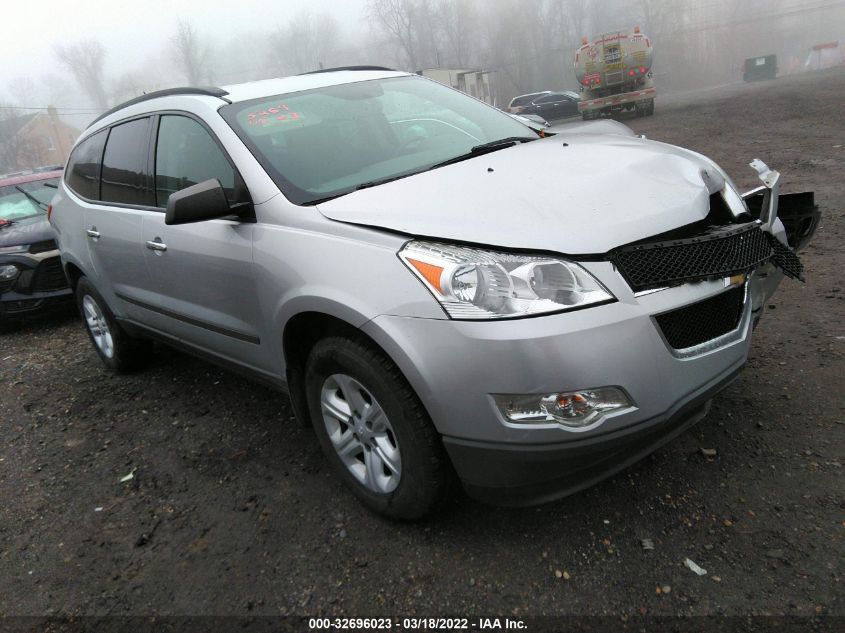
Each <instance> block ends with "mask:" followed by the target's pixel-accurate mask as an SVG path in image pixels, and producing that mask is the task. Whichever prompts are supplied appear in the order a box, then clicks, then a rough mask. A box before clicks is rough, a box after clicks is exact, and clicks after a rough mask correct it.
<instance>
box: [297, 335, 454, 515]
mask: <svg viewBox="0 0 845 633" xmlns="http://www.w3.org/2000/svg"><path fill="white" fill-rule="evenodd" d="M305 391H306V398H307V402H308V411H309V414H310V417H311V421H312V423H313V425H314V430H315V432H316V434H317V439H318V440H319V442H320V445H321V447H322V449H323V452H324V453H325V454H326V457H327V459H328V461H329V463H330V464H331V466H332V469H333V470H334V471H335V472H336V474H337V475H338V476H339V477H340V478H341V480H342V481H343V482H344V483H345V484H346V485H347V486H348V487H349V488H350V489H351V490H352V492H353V493H354V494H355V496H356V497H358V499H359V500H361V501H362V502H363V503H364V505H366V506H367V507H368V508H370V509H371V510H374V511H375V512H377V513H379V514H381V515H383V516H386V517H389V518H392V519H402V520H413V519H418V518H420V517H422V516H424V515H426V514H429V513H430V512H431V511H432V510H434V508H435V507H436V506H437V505H438V504H439V503H440V502H441V501H442V499H443V498H444V497H445V495H446V492H447V489H448V487H449V483H450V479H451V470H450V467H449V463H448V459H447V457H446V454H445V450H444V449H443V444H442V442H441V439H440V435H439V434H438V433H437V431H436V430H435V429H434V426H433V425H432V423H431V420H430V419H429V417H428V414H427V413H426V411H425V409H424V408H423V406H422V403H421V402H420V401H419V398H417V395H416V394H415V393H414V391H413V390H412V389H411V386H410V385H409V384H408V382H407V380H405V378H404V376H403V375H402V373H401V372H400V371H399V368H398V367H396V365H394V364H393V362H391V361H390V359H388V358H387V357H386V356H385V355H384V354H383V353H382V352H380V351H379V350H377V349H375V348H374V347H373V346H372V345H370V344H368V343H366V342H364V341H363V340H355V339H348V338H345V337H331V338H326V339H323V340H321V341H319V342H318V343H317V344H316V345H315V346H314V348H313V350H312V351H311V353H310V355H309V357H308V362H307V364H306V371H305Z"/></svg>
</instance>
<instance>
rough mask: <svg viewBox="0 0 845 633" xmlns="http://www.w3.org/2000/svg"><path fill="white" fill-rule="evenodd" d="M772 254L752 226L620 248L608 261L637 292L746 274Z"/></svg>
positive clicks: (764, 240)
mask: <svg viewBox="0 0 845 633" xmlns="http://www.w3.org/2000/svg"><path fill="white" fill-rule="evenodd" d="M772 254H773V250H772V246H771V244H770V241H769V240H768V239H767V237H766V233H764V232H763V231H762V230H761V228H760V226H759V224H756V223H754V224H744V225H733V226H720V227H715V228H712V229H710V230H708V231H706V232H704V233H702V234H700V235H698V236H696V237H691V238H687V239H680V240H671V241H663V242H651V243H646V244H632V245H629V246H624V247H622V248H620V249H618V250H616V251H615V252H614V253H613V254H612V255H611V257H610V260H611V262H613V264H614V265H615V266H616V268H617V269H618V270H619V271H620V273H622V276H623V277H624V278H625V280H626V281H627V282H628V284H629V285H630V286H631V288H632V289H633V290H634V291H635V292H638V291H641V290H648V289H649V288H656V287H661V286H670V285H673V284H677V283H681V282H685V281H694V280H698V279H713V278H718V277H728V276H730V275H734V274H737V273H741V272H747V271H749V270H751V269H752V268H754V267H755V266H758V265H759V264H761V263H763V262H765V261H767V260H769V259H770V258H771V257H772Z"/></svg>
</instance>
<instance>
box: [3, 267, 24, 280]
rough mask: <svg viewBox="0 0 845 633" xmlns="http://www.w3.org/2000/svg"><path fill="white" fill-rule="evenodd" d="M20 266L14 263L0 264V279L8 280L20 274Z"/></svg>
mask: <svg viewBox="0 0 845 633" xmlns="http://www.w3.org/2000/svg"><path fill="white" fill-rule="evenodd" d="M18 272H20V271H18V267H17V266H13V265H12V264H6V265H4V266H0V281H8V280H9V279H14V278H15V277H17V276H18Z"/></svg>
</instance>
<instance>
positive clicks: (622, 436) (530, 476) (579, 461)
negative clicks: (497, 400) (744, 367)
mask: <svg viewBox="0 0 845 633" xmlns="http://www.w3.org/2000/svg"><path fill="white" fill-rule="evenodd" d="M740 369H741V365H740V366H738V367H734V368H731V369H729V370H728V371H727V372H725V373H724V374H723V375H722V376H720V377H718V378H717V379H716V380H714V381H713V382H712V383H710V384H709V385H707V386H705V387H703V388H702V389H701V390H700V391H699V392H698V393H696V394H695V395H694V396H692V397H691V398H690V399H688V400H686V401H685V402H684V403H682V404H680V405H679V406H678V407H677V408H675V409H674V410H673V411H670V412H668V413H667V414H665V415H660V416H656V417H654V418H651V419H649V420H646V421H644V422H641V423H639V424H637V425H636V426H633V427H625V428H622V429H619V430H617V431H615V432H611V433H605V434H601V435H598V436H591V437H586V438H583V439H582V438H578V437H577V436H576V437H575V438H574V439H572V440H570V441H566V442H561V443H559V444H536V445H519V446H514V445H503V444H494V443H485V442H474V441H472V440H463V439H456V438H448V437H447V438H444V444H445V446H446V450H447V451H448V453H449V456H450V458H451V459H452V463H453V464H454V465H455V468H456V470H457V472H458V476H459V477H460V478H461V482H462V484H463V486H464V489H465V490H466V491H467V494H469V495H470V496H471V497H473V498H475V499H478V500H480V501H484V502H487V503H491V504H494V505H503V506H527V505H534V504H537V503H545V502H548V501H554V500H555V499H560V498H562V497H565V496H568V495H571V494H574V493H576V492H579V491H580V490H583V489H585V488H588V487H590V486H592V485H594V484H596V483H598V482H600V481H602V480H604V479H607V478H608V477H611V476H612V475H614V474H616V473H618V472H620V471H622V470H624V469H626V468H628V467H629V466H631V465H633V464H635V463H636V462H638V461H640V460H641V459H643V458H644V457H646V456H647V455H649V454H650V453H652V452H654V451H655V450H657V449H658V448H660V447H661V446H663V445H664V444H666V443H668V442H670V441H671V440H673V439H674V438H676V437H677V436H678V435H680V434H682V433H683V432H684V431H686V430H687V429H689V428H690V427H691V426H693V425H694V424H695V423H697V422H698V421H699V420H701V419H702V418H703V417H704V416H705V415H707V412H708V411H709V409H710V399H711V398H712V397H713V396H714V395H716V394H717V393H718V392H719V391H721V390H722V389H724V388H725V387H727V386H728V385H729V384H730V383H731V382H732V381H733V380H734V379H735V378H736V376H737V374H738V373H739V372H740Z"/></svg>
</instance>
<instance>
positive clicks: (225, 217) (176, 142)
mask: <svg viewBox="0 0 845 633" xmlns="http://www.w3.org/2000/svg"><path fill="white" fill-rule="evenodd" d="M757 167H758V170H759V171H760V172H761V177H762V178H764V179H765V181H766V185H764V186H762V187H761V188H760V189H759V190H756V191H754V192H751V193H750V194H749V195H748V198H747V200H744V199H743V198H742V197H741V196H740V195H739V194H738V193H737V191H736V189H735V187H734V185H733V184H732V182H731V181H730V179H729V178H728V177H727V176H726V175H725V174H724V173H723V171H722V170H721V169H720V168H719V167H718V166H716V165H715V164H714V163H713V162H711V161H710V160H708V159H706V158H704V157H703V156H700V155H698V154H695V153H693V152H690V151H686V150H683V149H680V148H677V147H673V146H670V145H665V144H662V143H657V142H652V141H648V140H645V139H643V138H639V137H635V136H634V135H633V133H632V132H631V131H630V130H629V129H628V128H626V127H625V126H623V125H621V124H615V123H613V122H599V123H587V124H584V123H579V124H577V125H574V126H570V127H562V128H558V129H557V133H556V134H548V133H547V132H543V131H539V132H535V131H532V130H531V129H529V128H528V127H526V126H525V125H523V124H522V123H520V122H518V121H516V120H514V119H513V118H512V117H510V116H508V115H506V114H504V113H502V112H500V111H499V110H496V109H494V108H492V107H489V106H487V105H485V104H484V103H482V102H480V101H478V100H476V99H473V98H471V97H468V96H466V95H464V94H462V93H460V92H457V91H454V90H451V89H450V88H447V87H445V86H442V85H440V84H438V83H435V82H433V81H430V80H427V79H424V78H422V77H418V76H415V75H409V74H406V73H401V72H395V71H389V70H384V69H373V68H367V69H361V68H358V69H342V70H336V71H330V72H319V73H313V74H307V75H302V76H296V77H288V78H283V79H273V80H268V81H260V82H255V83H248V84H242V85H237V86H231V87H228V88H226V89H174V90H167V91H163V92H158V93H153V94H148V95H145V96H143V97H139V98H137V99H134V100H132V101H130V102H127V103H125V104H123V105H121V106H119V107H117V108H115V109H114V110H112V111H110V112H108V113H106V114H105V115H103V116H102V117H101V118H100V119H98V120H97V121H95V122H94V123H93V124H92V125H91V126H90V127H89V128H88V129H87V130H86V131H85V133H84V134H83V135H82V137H81V139H80V140H79V141H78V142H77V144H76V146H75V148H74V150H73V152H72V155H71V157H70V159H69V162H68V165H67V168H66V170H65V176H64V180H63V182H62V183H61V186H60V189H59V192H58V194H57V196H56V198H55V200H54V202H53V210H52V214H51V221H52V223H53V225H54V227H55V229H56V232H57V234H58V240H59V245H60V248H61V253H62V261H63V264H64V268H65V271H66V273H67V275H68V278H69V279H70V280H71V282H72V284H73V287H74V288H75V293H76V297H77V300H78V303H79V307H80V310H81V312H82V314H83V316H84V320H85V325H86V327H87V329H88V333H89V334H90V337H91V340H92V341H93V343H94V348H95V350H96V351H97V353H98V354H99V356H100V358H101V359H102V360H103V362H104V363H105V364H106V365H107V366H108V367H109V368H111V369H113V370H115V371H117V372H125V371H131V370H135V369H138V368H140V367H141V366H143V364H144V363H145V362H146V360H147V358H148V356H149V354H150V346H151V341H152V340H153V339H155V340H159V341H163V342H165V343H168V344H174V345H178V346H180V347H182V348H185V349H187V350H189V351H191V352H195V353H197V354H200V355H202V356H204V357H206V358H208V359H210V360H212V361H214V362H218V363H221V364H223V365H226V366H229V367H231V368H234V369H238V370H243V371H246V372H248V373H249V374H251V375H253V376H255V377H256V378H259V379H261V380H263V381H265V382H269V383H271V384H273V385H276V386H278V387H279V388H281V389H284V390H287V391H288V392H289V393H290V397H291V401H292V403H293V407H294V410H295V412H296V415H297V417H298V418H299V419H300V420H302V421H303V422H307V423H310V424H312V425H313V427H314V430H315V431H316V435H317V438H318V440H319V442H320V444H321V445H322V448H323V449H324V451H325V453H326V456H327V459H328V460H329V462H330V463H331V465H332V466H333V468H334V470H336V471H337V474H338V475H339V476H340V478H341V479H342V480H344V482H345V483H346V484H347V485H348V486H349V487H350V488H351V490H352V491H353V492H354V493H355V494H356V495H357V496H358V497H359V498H360V499H361V500H362V501H363V502H364V503H365V504H366V505H367V506H369V507H370V508H372V509H374V510H376V511H377V512H380V513H382V514H385V515H388V516H391V517H395V518H404V519H410V518H415V517H419V516H422V515H424V514H425V513H427V512H429V511H431V510H432V509H433V508H434V507H435V506H436V504H437V503H438V502H439V501H440V500H441V499H442V498H443V497H444V495H445V493H446V491H447V489H448V488H449V487H450V484H451V482H452V481H460V482H461V483H462V485H463V487H464V489H465V490H466V491H468V492H469V493H470V494H471V495H472V496H475V497H477V498H480V499H483V500H487V501H489V502H493V503H498V504H529V503H536V502H541V501H546V500H550V499H554V498H557V497H560V496H563V495H566V494H569V493H572V492H574V491H576V490H579V489H581V488H583V487H585V486H587V485H589V484H591V483H593V482H596V481H598V480H599V479H602V478H604V477H607V476H608V475H610V474H612V473H614V472H617V471H619V470H620V469H622V468H624V467H626V466H627V465H629V464H631V463H633V462H635V461H636V460H638V459H640V458H642V457H643V456H644V455H646V454H648V453H649V452H650V451H652V450H654V449H655V448H656V447H657V446H659V445H660V444H662V443H664V442H666V441H668V440H669V439H670V438H672V437H674V436H676V435H678V434H679V433H681V432H683V431H684V429H686V428H687V427H689V426H690V425H691V424H693V423H694V422H696V421H697V420H699V419H700V418H702V417H703V416H704V414H705V413H706V411H707V408H708V404H709V400H710V398H712V396H713V395H714V394H715V393H716V392H717V391H719V390H720V389H722V388H723V387H724V386H725V385H727V384H728V383H729V382H730V381H731V380H732V379H733V378H734V377H735V376H736V374H737V372H738V371H739V370H740V368H741V367H742V365H743V364H744V363H745V360H746V357H747V354H748V349H749V345H750V337H751V329H752V324H753V323H754V322H755V321H756V319H757V318H758V317H759V315H760V314H761V306H762V305H763V303H764V301H765V300H766V298H767V297H768V296H769V295H770V294H771V293H772V292H773V291H774V289H775V287H776V286H777V285H778V283H779V282H780V280H781V278H782V276H783V272H784V271H786V272H787V273H789V274H791V275H793V276H798V275H800V272H801V271H800V263H799V262H798V260H797V258H796V257H795V255H794V254H793V251H792V250H791V249H790V248H789V242H788V237H787V233H786V231H785V229H784V225H783V223H782V222H781V221H780V220H779V219H778V217H777V215H776V211H777V205H778V201H780V205H781V208H782V209H784V208H786V207H788V206H790V205H789V203H788V201H786V200H785V198H784V197H783V196H780V197H779V196H778V193H777V174H776V173H775V172H771V171H769V170H767V169H766V168H765V166H763V165H762V164H757ZM793 206H794V205H793ZM810 220H811V221H810V223H809V224H807V223H798V222H796V223H794V226H793V228H794V231H793V233H794V235H792V238H793V239H794V241H793V246H796V245H797V240H800V239H806V238H807V237H808V236H809V233H810V232H811V231H812V226H811V224H812V221H814V218H812V217H811V218H810ZM813 226H814V225H813Z"/></svg>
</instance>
